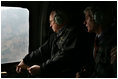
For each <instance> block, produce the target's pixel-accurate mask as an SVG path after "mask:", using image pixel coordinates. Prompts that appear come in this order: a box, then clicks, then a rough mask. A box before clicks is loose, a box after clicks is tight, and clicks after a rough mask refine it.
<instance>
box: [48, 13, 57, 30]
mask: <svg viewBox="0 0 118 79" xmlns="http://www.w3.org/2000/svg"><path fill="white" fill-rule="evenodd" d="M49 21H50V27H51V28H52V30H53V31H54V32H58V30H59V26H58V25H57V24H56V23H55V21H54V14H53V13H51V14H50V18H49Z"/></svg>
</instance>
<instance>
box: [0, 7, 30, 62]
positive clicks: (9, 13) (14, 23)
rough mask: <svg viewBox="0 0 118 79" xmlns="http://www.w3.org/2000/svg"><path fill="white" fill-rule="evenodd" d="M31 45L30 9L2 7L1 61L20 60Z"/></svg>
mask: <svg viewBox="0 0 118 79" xmlns="http://www.w3.org/2000/svg"><path fill="white" fill-rule="evenodd" d="M28 46H29V11H28V9H25V8H19V7H1V63H9V62H17V61H20V60H21V59H22V58H23V57H24V56H25V55H26V54H27V53H28Z"/></svg>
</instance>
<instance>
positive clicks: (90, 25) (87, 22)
mask: <svg viewBox="0 0 118 79" xmlns="http://www.w3.org/2000/svg"><path fill="white" fill-rule="evenodd" d="M84 24H85V25H86V27H87V29H88V32H94V30H95V29H94V27H95V22H94V20H93V18H92V16H90V13H89V12H86V13H85V21H84Z"/></svg>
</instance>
